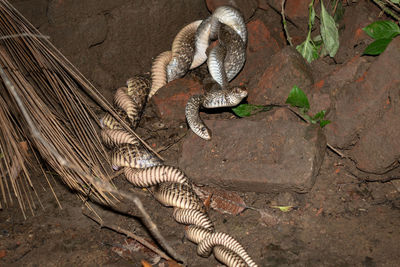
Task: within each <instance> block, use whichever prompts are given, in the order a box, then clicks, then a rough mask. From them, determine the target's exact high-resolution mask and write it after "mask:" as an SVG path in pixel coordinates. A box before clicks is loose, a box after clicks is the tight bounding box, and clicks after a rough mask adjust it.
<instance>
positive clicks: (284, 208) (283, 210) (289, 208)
mask: <svg viewBox="0 0 400 267" xmlns="http://www.w3.org/2000/svg"><path fill="white" fill-rule="evenodd" d="M271 208H273V209H279V210H280V211H282V212H289V211H291V210H292V209H293V208H294V207H293V206H271Z"/></svg>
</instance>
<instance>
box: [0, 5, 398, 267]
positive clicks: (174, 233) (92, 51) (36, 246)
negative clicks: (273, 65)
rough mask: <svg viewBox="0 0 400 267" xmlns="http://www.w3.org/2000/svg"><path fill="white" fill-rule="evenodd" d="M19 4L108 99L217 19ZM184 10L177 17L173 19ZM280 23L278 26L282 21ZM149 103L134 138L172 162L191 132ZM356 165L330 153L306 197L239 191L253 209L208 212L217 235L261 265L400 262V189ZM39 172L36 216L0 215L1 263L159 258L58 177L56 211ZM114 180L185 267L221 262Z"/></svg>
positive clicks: (138, 230)
mask: <svg viewBox="0 0 400 267" xmlns="http://www.w3.org/2000/svg"><path fill="white" fill-rule="evenodd" d="M11 2H12V3H13V4H15V6H16V7H17V8H18V9H19V10H20V11H21V13H22V14H24V15H25V16H26V17H27V18H28V20H30V21H31V22H32V23H33V24H34V25H35V26H36V27H38V29H39V30H40V31H41V32H42V33H43V34H45V35H49V36H50V37H51V41H52V42H53V43H54V44H55V46H56V47H58V48H59V49H60V50H61V51H62V52H63V53H64V54H65V55H66V56H67V58H69V59H70V60H71V62H72V63H73V64H75V65H76V66H77V67H78V69H80V70H81V71H82V73H83V74H84V75H86V76H87V77H88V78H89V79H90V80H91V81H92V82H93V83H94V84H95V85H96V86H97V87H98V89H99V90H100V92H101V93H102V94H104V95H105V96H106V97H107V98H108V99H109V100H111V97H112V93H113V89H115V88H118V87H119V86H121V85H122V84H124V81H125V80H126V78H127V77H129V76H130V75H132V74H134V73H142V72H148V70H149V69H150V66H151V60H152V58H154V57H155V56H156V55H158V53H160V52H162V51H165V50H167V49H168V46H169V44H170V43H171V41H172V39H173V37H174V35H175V33H176V32H178V30H179V29H180V28H181V27H182V26H183V25H185V23H188V22H191V21H193V20H195V19H200V18H203V17H206V16H208V14H209V12H208V10H207V8H206V5H205V4H204V2H203V1H193V2H190V4H188V2H185V4H182V3H181V2H179V1H168V2H165V3H171V4H160V3H159V2H158V4H157V1H124V0H119V1H107V0H104V1H97V0H90V1H89V0H87V1H82V2H81V1H79V2H80V3H79V4H76V2H74V1H72V0H71V1H63V0H48V1H47V0H31V1H23V0H15V1H11ZM72 2H74V3H72ZM111 2H112V3H111ZM152 6H153V7H152ZM177 8H179V10H181V12H180V13H179V14H180V16H169V15H168V12H170V13H171V12H173V10H174V9H177ZM160 10H162V12H160ZM257 12H260V10H258V11H257ZM270 12H272V11H270ZM149 14H150V15H151V16H149ZM157 14H161V15H157ZM276 16H277V19H278V21H279V14H277V15H276ZM269 20H272V18H269ZM150 24H152V26H148V27H147V28H143V27H145V26H147V25H150ZM161 27H162V29H161ZM139 28H142V29H141V30H138V29H139ZM138 39H140V40H138ZM327 65H328V64H325V65H324V64H321V66H327ZM313 70H315V68H314V69H313ZM320 76H322V75H321V74H320V73H316V74H315V77H320ZM153 108H154V107H153V106H152V105H149V106H148V110H146V114H145V116H144V118H143V120H142V121H141V124H140V128H139V129H138V133H140V134H142V135H146V136H147V141H148V142H149V143H150V144H155V145H156V146H157V147H163V146H168V145H170V144H172V146H170V147H169V146H168V149H167V150H165V151H163V152H162V153H161V155H162V156H163V157H165V158H167V159H168V160H169V161H170V162H176V159H177V158H178V153H179V151H180V137H181V136H182V135H184V134H185V132H186V131H187V126H186V124H184V123H183V124H179V123H177V124H175V125H173V126H171V127H169V128H165V127H159V125H160V124H161V123H162V121H160V120H159V119H158V118H156V115H155V114H156V113H155V111H154V110H153ZM175 142H176V143H175ZM349 164H350V163H349V161H348V160H346V159H342V158H340V157H339V156H338V155H337V154H336V153H334V152H332V151H331V150H328V149H327V150H326V154H325V157H324V161H323V164H322V167H321V169H320V172H319V175H318V176H317V179H316V183H315V185H314V186H313V188H312V189H311V191H310V192H308V193H305V194H296V193H293V192H276V193H268V194H266V193H253V192H239V193H238V194H239V195H240V196H241V197H242V198H243V200H244V201H245V203H246V204H247V206H249V207H251V208H249V209H246V210H245V211H243V213H241V214H240V215H238V216H233V215H229V214H221V213H219V212H217V211H215V210H211V211H210V212H209V214H210V217H211V219H212V220H213V222H214V223H215V226H216V229H218V230H219V231H223V232H227V233H229V234H231V235H232V236H234V237H235V238H236V239H237V240H239V241H240V242H241V244H242V245H243V246H244V247H245V248H246V249H247V251H248V253H249V254H250V255H251V257H252V258H253V259H254V260H255V262H256V263H258V264H259V266H363V267H374V266H399V264H400V242H399V241H400V231H399V226H400V194H399V191H397V190H396V187H395V186H394V184H393V183H392V182H391V181H388V180H383V181H379V180H380V179H377V182H367V181H365V180H363V179H362V178H360V177H356V176H354V175H353V174H352V173H351V172H349V171H348V170H349V169H348V166H349ZM32 172H33V173H37V175H35V176H34V179H33V181H32V182H33V183H34V184H35V185H36V189H37V193H38V196H39V199H40V203H39V202H38V201H34V203H35V205H36V206H35V207H33V208H32V209H33V211H34V215H32V214H29V213H28V217H27V219H24V217H23V216H22V213H21V212H20V210H19V208H18V204H17V202H15V203H14V206H13V207H11V208H8V209H4V210H1V211H0V265H1V266H97V265H106V266H128V265H129V266H142V265H141V263H140V262H141V260H143V259H144V260H146V261H148V262H150V263H152V262H157V261H158V258H157V256H155V255H154V254H152V253H150V252H149V251H146V250H143V249H137V245H135V244H134V242H133V241H132V240H127V239H126V237H125V236H123V235H121V234H118V233H116V232H113V231H111V230H109V229H105V228H100V227H99V225H98V224H96V223H95V222H93V221H92V220H90V219H88V218H87V217H85V216H84V215H83V214H82V208H83V203H82V201H81V200H80V199H79V198H78V197H77V196H76V195H74V194H73V192H71V191H70V190H69V189H68V188H66V186H64V184H62V182H60V181H59V179H57V177H55V178H56V179H55V180H52V181H51V183H52V184H53V188H54V191H55V194H56V195H57V197H58V199H59V201H60V203H61V206H62V208H61V209H60V207H59V205H58V203H57V201H56V199H55V198H54V196H53V195H52V193H51V191H50V189H49V187H48V186H47V185H46V183H45V181H44V180H43V177H42V175H41V174H40V169H39V167H37V168H34V169H32ZM378 178H379V177H378ZM114 181H115V183H116V185H117V186H118V187H121V188H124V189H126V190H131V191H133V192H136V193H137V194H139V195H140V196H141V198H142V200H143V202H144V204H145V207H146V209H147V210H148V212H149V214H150V215H151V217H152V218H153V219H154V221H155V222H156V223H157V225H158V227H159V229H160V231H161V233H162V234H163V235H164V236H165V238H166V239H167V240H168V241H169V242H170V244H171V245H172V246H173V247H174V248H175V249H176V250H177V252H178V253H181V254H182V255H184V256H185V257H186V258H187V259H188V266H216V265H218V263H217V261H216V260H215V259H214V258H213V256H211V257H210V258H202V257H199V256H198V255H197V254H196V246H195V245H194V244H193V243H191V242H189V241H188V240H186V239H185V238H184V226H182V225H180V224H178V223H176V222H175V221H174V220H173V218H172V216H171V215H172V209H170V208H166V207H163V206H162V205H161V204H159V203H158V202H157V201H156V200H154V199H153V198H152V196H151V195H149V194H147V193H146V192H144V191H142V190H139V189H135V188H133V187H132V186H131V185H130V184H128V183H127V182H126V181H125V180H124V179H123V177H122V176H121V177H117V178H115V179H114ZM277 205H290V206H293V207H294V209H293V210H291V211H290V212H282V211H280V210H278V209H274V208H271V207H272V206H277ZM95 209H96V211H98V213H99V214H100V215H101V216H102V217H103V218H104V219H105V220H106V221H109V222H112V223H113V224H116V225H119V226H121V227H123V228H126V229H128V230H130V231H132V232H134V233H135V234H137V235H139V236H143V237H146V238H149V237H148V233H147V232H146V230H145V229H144V227H143V226H142V225H141V224H140V222H139V221H137V220H135V219H134V218H129V217H127V216H123V215H120V214H116V213H114V212H112V211H110V210H106V209H102V208H100V207H97V206H96V207H95ZM162 264H164V263H163V261H160V263H157V264H155V265H154V266H168V265H166V264H165V265H162Z"/></svg>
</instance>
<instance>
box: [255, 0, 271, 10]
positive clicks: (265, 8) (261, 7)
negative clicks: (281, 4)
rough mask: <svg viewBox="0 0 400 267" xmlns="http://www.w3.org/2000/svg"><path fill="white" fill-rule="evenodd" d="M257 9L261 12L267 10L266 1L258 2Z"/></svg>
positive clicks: (260, 0)
mask: <svg viewBox="0 0 400 267" xmlns="http://www.w3.org/2000/svg"><path fill="white" fill-rule="evenodd" d="M258 8H260V9H262V10H269V9H270V6H269V5H268V0H258Z"/></svg>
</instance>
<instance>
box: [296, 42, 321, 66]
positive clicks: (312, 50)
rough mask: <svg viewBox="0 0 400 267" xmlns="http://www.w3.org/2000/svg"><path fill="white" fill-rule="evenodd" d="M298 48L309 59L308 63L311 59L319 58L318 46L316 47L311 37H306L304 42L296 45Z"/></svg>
mask: <svg viewBox="0 0 400 267" xmlns="http://www.w3.org/2000/svg"><path fill="white" fill-rule="evenodd" d="M296 49H297V51H299V53H300V54H301V55H302V56H303V57H304V58H305V59H306V60H307V61H308V63H311V61H313V60H314V59H317V58H318V47H316V46H315V45H314V44H313V43H312V42H311V40H309V39H306V40H305V41H304V42H303V43H301V44H300V45H298V46H296Z"/></svg>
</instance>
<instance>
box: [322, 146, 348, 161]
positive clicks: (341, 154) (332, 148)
mask: <svg viewBox="0 0 400 267" xmlns="http://www.w3.org/2000/svg"><path fill="white" fill-rule="evenodd" d="M326 146H327V147H328V148H329V149H330V150H332V151H333V152H335V153H336V154H338V155H339V156H340V157H342V158H346V157H347V156H345V155H344V154H343V153H342V152H340V151H339V150H337V149H336V148H334V147H333V146H332V145H331V144H329V143H326Z"/></svg>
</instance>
